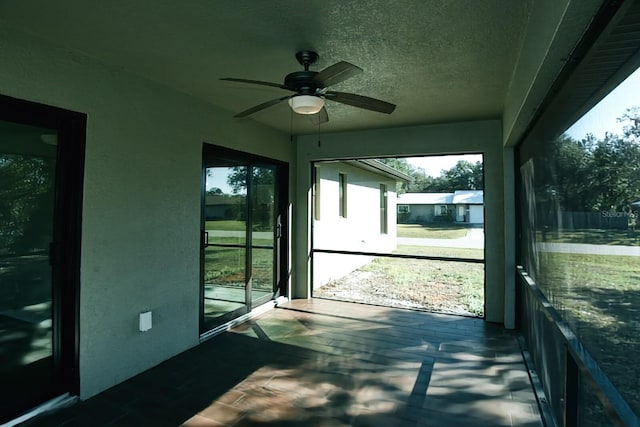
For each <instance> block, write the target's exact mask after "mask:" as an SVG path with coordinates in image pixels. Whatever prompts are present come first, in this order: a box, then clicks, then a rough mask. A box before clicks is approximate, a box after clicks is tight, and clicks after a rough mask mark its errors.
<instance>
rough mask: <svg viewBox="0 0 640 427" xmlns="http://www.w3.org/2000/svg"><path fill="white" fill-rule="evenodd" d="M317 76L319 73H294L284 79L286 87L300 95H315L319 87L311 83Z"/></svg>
mask: <svg viewBox="0 0 640 427" xmlns="http://www.w3.org/2000/svg"><path fill="white" fill-rule="evenodd" d="M316 74H318V72H317V71H294V72H293V73H290V74H287V76H286V77H285V78H284V85H285V86H286V87H288V88H291V90H293V91H296V92H298V93H299V94H300V95H313V94H315V93H316V89H317V86H316V85H315V84H313V83H312V82H311V81H312V80H313V78H314V77H315V75H316Z"/></svg>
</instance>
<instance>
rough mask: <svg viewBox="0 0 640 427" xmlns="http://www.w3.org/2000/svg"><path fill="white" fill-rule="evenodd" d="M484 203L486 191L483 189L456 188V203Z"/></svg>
mask: <svg viewBox="0 0 640 427" xmlns="http://www.w3.org/2000/svg"><path fill="white" fill-rule="evenodd" d="M483 203H484V191H482V190H456V192H455V193H454V194H453V204H455V205H481V204H483Z"/></svg>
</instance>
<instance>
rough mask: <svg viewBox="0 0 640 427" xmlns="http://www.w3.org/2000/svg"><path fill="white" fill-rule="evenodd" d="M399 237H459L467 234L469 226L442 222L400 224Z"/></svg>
mask: <svg viewBox="0 0 640 427" xmlns="http://www.w3.org/2000/svg"><path fill="white" fill-rule="evenodd" d="M397 227H398V228H397V230H398V237H413V238H425V239H459V238H461V237H464V236H465V235H466V234H467V227H460V226H457V225H442V224H429V225H421V224H398V226H397Z"/></svg>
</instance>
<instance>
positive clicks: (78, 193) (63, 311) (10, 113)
mask: <svg viewBox="0 0 640 427" xmlns="http://www.w3.org/2000/svg"><path fill="white" fill-rule="evenodd" d="M0 120H2V121H7V122H13V123H17V124H22V125H27V126H35V127H42V128H49V129H53V130H56V131H57V132H58V146H57V157H56V177H55V179H56V187H55V188H56V191H55V201H54V235H53V243H52V244H51V245H50V248H49V262H50V264H51V265H52V267H53V268H52V270H53V272H52V276H53V277H52V299H53V313H52V331H53V337H52V345H53V366H54V384H55V390H52V392H51V396H50V398H52V397H55V396H56V395H61V394H64V393H70V394H71V395H78V394H79V384H80V376H79V336H80V328H79V310H80V255H81V230H82V193H83V180H84V157H85V145H86V124H87V116H86V115H85V114H82V113H78V112H74V111H69V110H65V109H61V108H57V107H51V106H48V105H44V104H39V103H35V102H30V101H26V100H21V99H16V98H12V97H8V96H4V95H0Z"/></svg>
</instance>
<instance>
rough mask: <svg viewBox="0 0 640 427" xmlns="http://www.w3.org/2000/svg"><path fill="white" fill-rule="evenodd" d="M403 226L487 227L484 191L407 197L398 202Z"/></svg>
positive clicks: (417, 194) (409, 195) (412, 194)
mask: <svg viewBox="0 0 640 427" xmlns="http://www.w3.org/2000/svg"><path fill="white" fill-rule="evenodd" d="M397 205H398V215H399V216H398V221H399V222H400V223H433V222H456V223H467V224H484V194H483V191H482V190H456V191H455V192H453V193H405V194H400V195H399V196H398V200H397Z"/></svg>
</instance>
